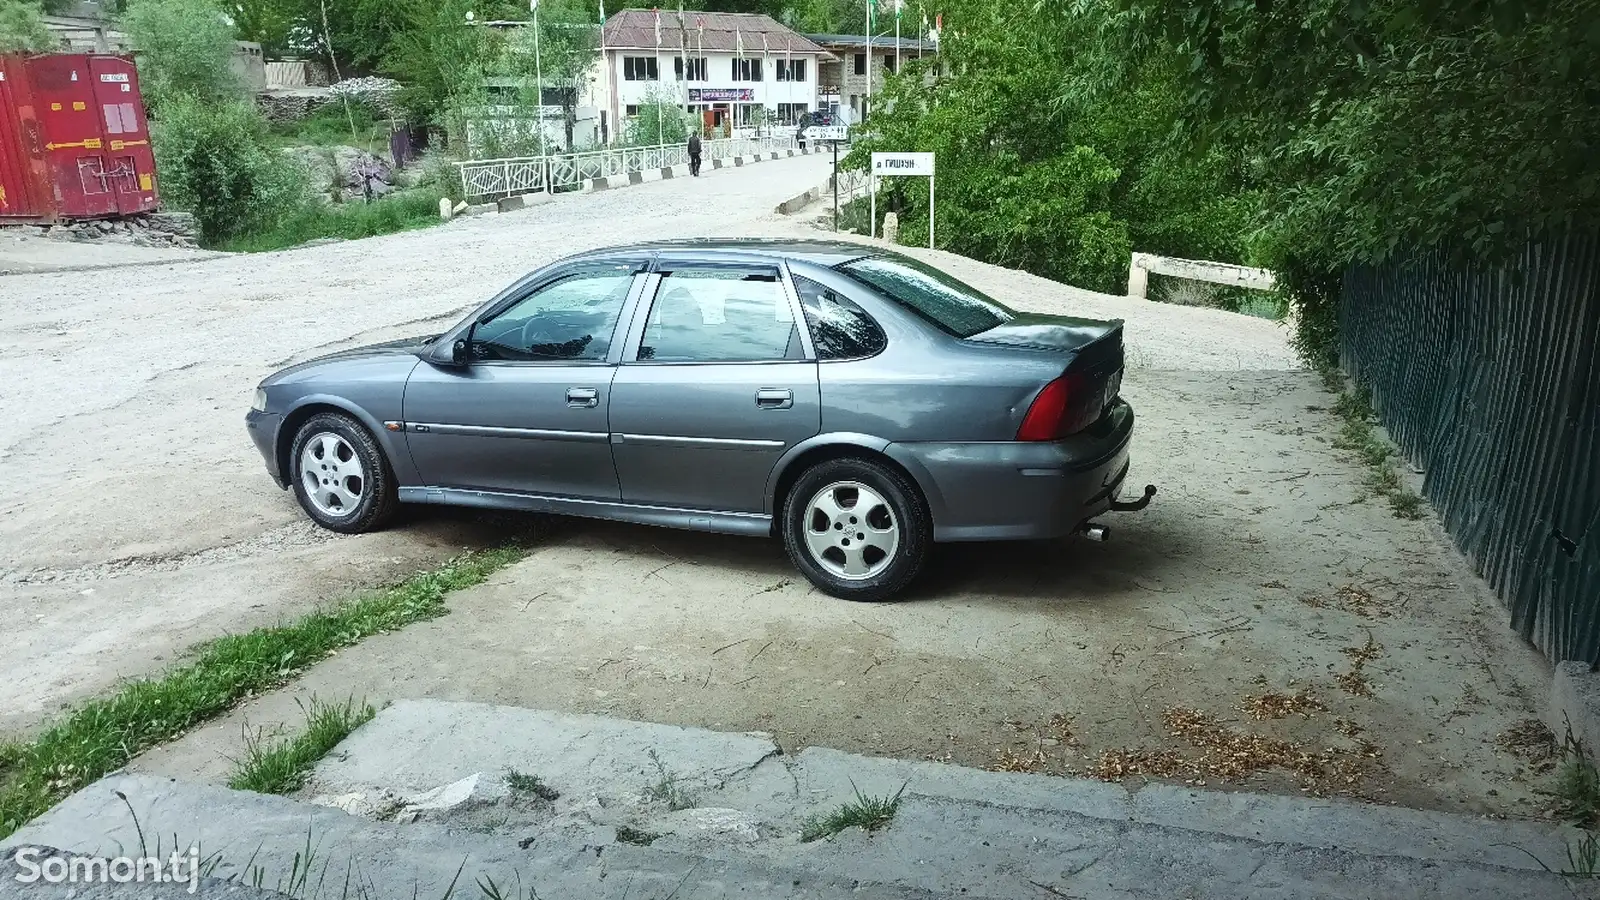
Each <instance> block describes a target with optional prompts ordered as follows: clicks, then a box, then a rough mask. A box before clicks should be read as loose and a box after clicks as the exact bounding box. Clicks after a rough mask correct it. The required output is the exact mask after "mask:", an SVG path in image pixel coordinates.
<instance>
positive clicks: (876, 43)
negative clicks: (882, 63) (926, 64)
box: [806, 34, 939, 53]
mask: <svg viewBox="0 0 1600 900" xmlns="http://www.w3.org/2000/svg"><path fill="white" fill-rule="evenodd" d="M806 38H807V39H808V40H810V41H811V42H813V43H816V44H821V45H822V46H824V47H828V48H837V49H840V50H865V49H867V36H866V35H864V34H808V35H806ZM896 43H898V44H899V47H900V49H901V50H916V51H919V52H922V53H932V52H933V51H935V50H937V49H939V45H938V44H935V43H934V42H933V41H919V40H917V39H916V38H908V37H903V38H900V39H899V40H898V42H897V41H896V39H895V37H894V35H888V36H884V37H878V36H874V37H873V38H872V49H874V50H877V49H878V48H880V47H881V48H883V49H884V50H893V49H895V44H896Z"/></svg>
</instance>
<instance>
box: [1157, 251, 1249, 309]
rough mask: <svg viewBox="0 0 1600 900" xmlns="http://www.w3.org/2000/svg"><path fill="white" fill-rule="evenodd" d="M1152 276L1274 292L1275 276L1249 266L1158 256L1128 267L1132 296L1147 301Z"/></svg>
mask: <svg viewBox="0 0 1600 900" xmlns="http://www.w3.org/2000/svg"><path fill="white" fill-rule="evenodd" d="M1152 273H1153V274H1156V275H1170V276H1172V277H1174V278H1192V279H1194V280H1196V281H1209V282H1212V283H1213V284H1228V285H1236V286H1238V287H1247V288H1256V289H1258V290H1271V289H1272V285H1273V279H1272V273H1271V272H1270V271H1268V270H1266V269H1252V268H1249V267H1248V266H1236V265H1233V264H1232V263H1219V262H1210V261H1207V260H1202V259H1178V258H1177V257H1172V256H1156V255H1155V254H1154V253H1135V254H1133V261H1132V263H1131V264H1130V265H1129V266H1128V296H1129V297H1138V298H1141V299H1143V298H1144V296H1145V293H1146V292H1147V291H1148V290H1149V286H1150V276H1151V274H1152Z"/></svg>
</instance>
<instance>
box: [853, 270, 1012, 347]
mask: <svg viewBox="0 0 1600 900" xmlns="http://www.w3.org/2000/svg"><path fill="white" fill-rule="evenodd" d="M839 271H841V272H843V273H844V274H846V275H848V276H850V277H851V278H854V279H855V280H856V281H859V282H861V283H862V284H865V285H867V286H868V287H871V288H874V289H876V290H877V291H878V292H879V293H881V294H883V295H884V296H885V297H888V298H889V299H890V300H893V301H894V302H896V303H898V304H900V305H901V306H904V307H906V308H907V309H909V310H911V311H912V312H914V313H916V314H917V315H919V316H921V317H922V318H924V319H927V320H928V321H929V322H932V323H933V324H934V325H937V326H938V327H939V328H940V330H942V331H945V332H947V333H949V334H952V335H955V336H956V337H958V338H966V337H972V336H973V335H975V334H979V333H982V332H985V331H988V330H989V329H991V328H993V327H995V326H996V325H1002V324H1004V323H1006V322H1009V321H1011V320H1012V319H1014V318H1016V313H1014V312H1012V311H1011V310H1010V309H1007V308H1006V307H1005V306H1004V305H1002V304H1001V303H1000V302H998V301H996V300H994V299H993V298H991V297H987V296H985V295H984V294H983V293H982V292H980V291H978V290H976V289H974V288H972V287H970V286H968V285H965V284H962V283H961V282H959V281H957V280H956V279H954V278H951V277H950V276H949V275H946V274H945V273H943V272H940V271H939V270H938V269H935V268H933V267H932V266H926V265H923V264H922V263H920V262H917V261H915V260H911V259H884V258H881V257H867V258H866V259H858V260H856V261H855V262H848V263H845V264H844V265H842V266H840V267H839Z"/></svg>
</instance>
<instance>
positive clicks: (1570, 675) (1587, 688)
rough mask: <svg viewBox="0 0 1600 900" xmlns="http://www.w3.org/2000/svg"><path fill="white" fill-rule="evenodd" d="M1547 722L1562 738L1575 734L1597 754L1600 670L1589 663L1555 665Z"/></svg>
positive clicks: (1557, 736)
mask: <svg viewBox="0 0 1600 900" xmlns="http://www.w3.org/2000/svg"><path fill="white" fill-rule="evenodd" d="M1545 724H1546V725H1549V726H1550V730H1551V731H1553V732H1555V734H1556V738H1557V739H1558V740H1559V739H1561V738H1563V737H1564V736H1565V735H1566V734H1567V729H1568V728H1571V729H1572V736H1573V737H1574V738H1577V739H1578V741H1579V742H1580V743H1582V744H1583V748H1584V750H1585V752H1587V753H1589V755H1590V756H1593V755H1594V754H1595V753H1596V752H1597V751H1600V672H1595V671H1594V670H1593V668H1592V667H1591V666H1590V665H1589V664H1588V663H1583V662H1574V661H1570V660H1569V661H1567V662H1564V663H1561V664H1560V665H1557V666H1556V667H1555V677H1554V678H1553V679H1551V682H1550V706H1549V709H1548V710H1547V711H1546V713H1545Z"/></svg>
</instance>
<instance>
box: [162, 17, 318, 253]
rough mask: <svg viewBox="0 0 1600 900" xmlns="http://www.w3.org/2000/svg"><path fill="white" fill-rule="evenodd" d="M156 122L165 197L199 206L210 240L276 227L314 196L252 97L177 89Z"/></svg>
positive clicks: (203, 229)
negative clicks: (211, 96) (214, 96)
mask: <svg viewBox="0 0 1600 900" xmlns="http://www.w3.org/2000/svg"><path fill="white" fill-rule="evenodd" d="M136 2H137V0H136ZM152 129H153V133H152V135H151V137H152V143H153V145H154V149H155V154H156V171H157V172H158V173H159V174H160V177H161V194H162V198H163V199H164V200H166V201H167V202H168V203H171V204H172V205H174V206H176V207H178V208H180V209H187V210H190V211H191V212H193V213H194V216H195V221H196V223H197V224H198V225H199V227H200V239H201V241H202V242H203V243H205V244H206V245H208V246H215V245H217V244H220V243H222V242H224V241H226V240H228V239H229V238H233V237H237V236H239V235H242V234H249V233H253V232H265V231H269V230H271V229H272V228H273V227H275V226H276V225H277V224H278V223H279V222H280V221H282V220H283V219H284V218H285V217H286V216H289V215H292V214H293V213H295V212H296V211H298V210H299V209H301V208H302V207H303V206H304V205H305V204H306V203H307V197H306V178H305V173H304V172H303V171H301V170H300V169H299V168H298V167H297V166H296V165H295V164H294V163H293V162H292V161H291V160H289V159H288V157H286V156H284V155H283V154H282V153H281V152H279V151H278V150H276V149H274V147H273V146H272V142H271V141H270V139H269V138H268V135H267V129H266V124H265V122H263V121H262V118H261V115H260V114H259V113H258V112H257V111H256V108H255V106H254V105H253V104H251V103H250V102H248V101H241V100H231V101H221V102H218V101H207V100H201V99H199V98H197V97H194V96H190V95H184V94H178V95H175V96H173V97H169V98H168V99H167V101H166V102H165V104H164V105H163V107H162V110H161V117H160V118H159V119H158V120H157V121H156V122H155V123H154V125H153V126H152Z"/></svg>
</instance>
